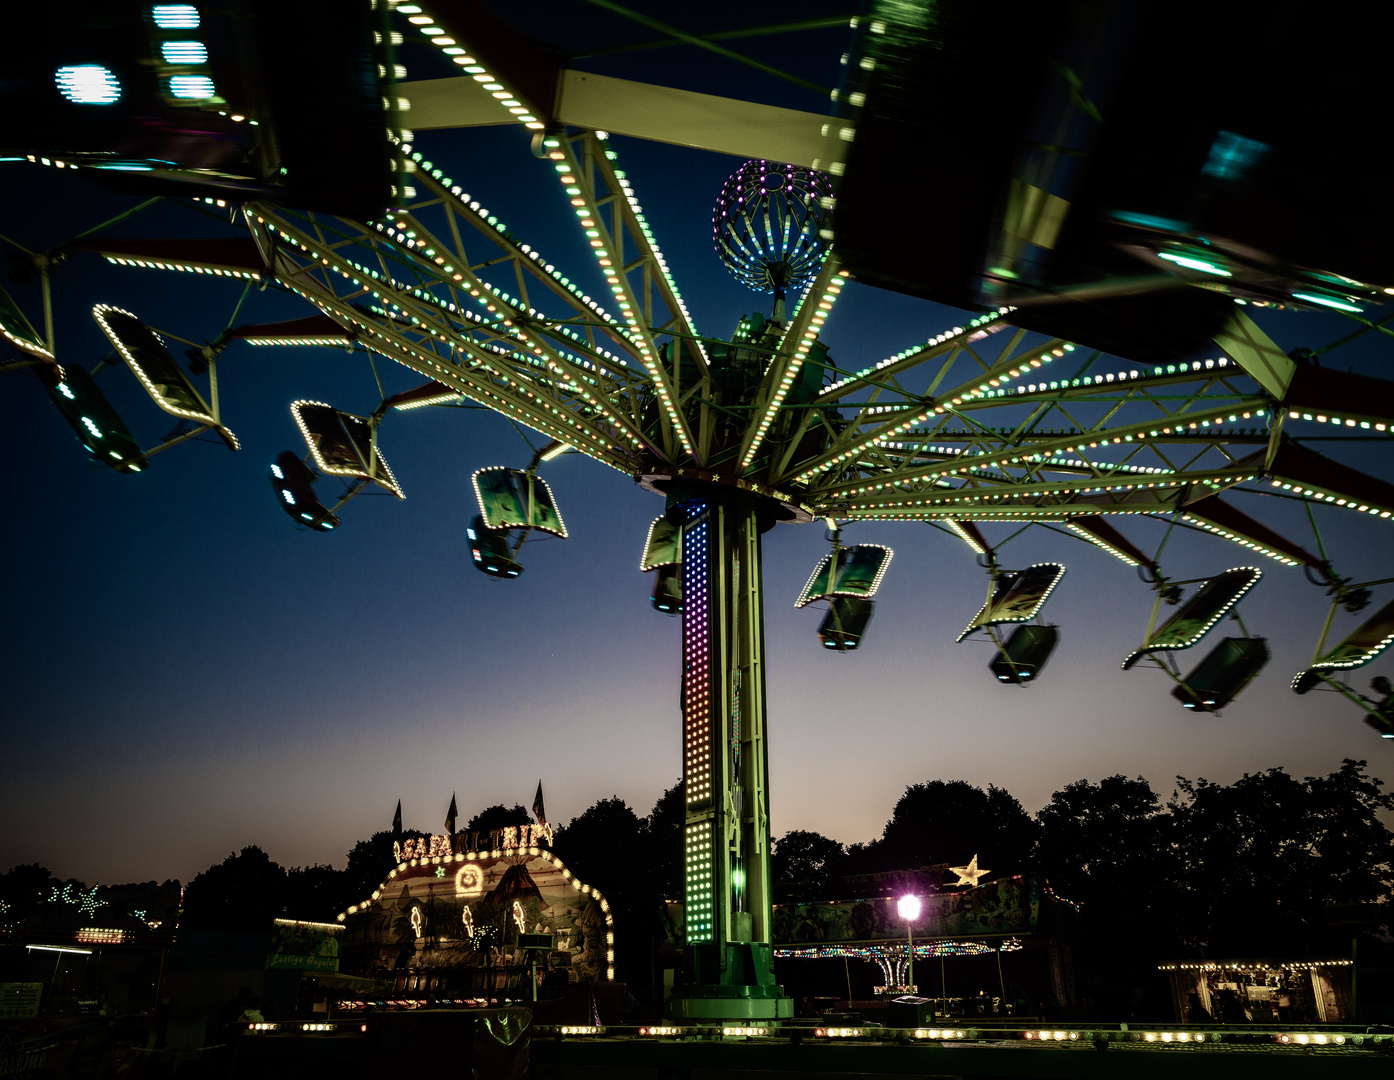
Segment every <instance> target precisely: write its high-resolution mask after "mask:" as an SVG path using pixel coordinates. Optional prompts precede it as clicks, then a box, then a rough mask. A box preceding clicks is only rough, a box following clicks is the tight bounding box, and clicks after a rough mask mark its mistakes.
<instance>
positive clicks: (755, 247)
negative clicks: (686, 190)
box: [712, 160, 833, 317]
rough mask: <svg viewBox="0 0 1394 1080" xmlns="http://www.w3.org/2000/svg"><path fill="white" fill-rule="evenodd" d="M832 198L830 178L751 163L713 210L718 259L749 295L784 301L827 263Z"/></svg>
mask: <svg viewBox="0 0 1394 1080" xmlns="http://www.w3.org/2000/svg"><path fill="white" fill-rule="evenodd" d="M832 193H833V189H832V182H831V181H830V180H829V179H828V177H827V175H826V174H825V173H821V172H818V171H816V170H813V169H802V168H800V167H799V166H797V165H782V164H780V163H779V162H774V161H763V160H755V161H747V162H746V163H745V164H744V165H742V166H741V167H740V168H739V169H737V170H736V171H735V172H734V173H733V174H732V175H731V177H730V178H729V179H728V180H727V181H726V183H725V184H724V185H723V186H722V188H721V194H720V195H718V196H717V200H716V206H714V207H713V208H712V240H713V242H714V243H715V245H716V253H717V254H718V255H719V256H720V257H721V261H722V262H723V263H724V264H725V265H726V269H728V270H729V271H731V274H732V275H733V276H734V277H735V278H736V280H737V281H739V282H740V283H741V284H742V285H744V286H745V287H746V288H747V289H750V290H752V291H754V292H761V293H773V294H774V297H775V300H776V302H778V301H782V300H783V299H784V298H785V296H786V295H787V294H789V293H791V292H793V293H797V292H799V291H801V290H802V289H803V288H804V287H805V286H806V285H807V284H808V283H809V282H810V281H812V280H813V278H814V275H816V274H817V273H818V268H819V266H821V265H822V263H823V257H824V255H825V254H826V253H827V242H826V241H825V240H824V239H823V237H822V235H821V232H822V230H823V228H824V227H825V223H826V220H827V216H828V211H827V208H826V207H825V206H824V201H825V200H829V199H831V197H832ZM776 317H777V316H776Z"/></svg>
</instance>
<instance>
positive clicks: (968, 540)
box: [945, 518, 987, 555]
mask: <svg viewBox="0 0 1394 1080" xmlns="http://www.w3.org/2000/svg"><path fill="white" fill-rule="evenodd" d="M945 524H947V525H948V527H949V528H950V529H952V530H953V531H954V532H955V533H957V534H958V538H959V539H960V540H962V541H963V542H964V543H965V544H967V545H968V546H969V547H970V548H972V549H973V551H974V553H975V554H978V555H986V554H987V552H985V551H984V550H983V546H982V545H981V544H980V543H978V541H977V540H975V539H974V538H973V536H972V535H971V534H970V533H969V532H968V530H966V529H965V528H964V527H963V526H962V525H960V524H959V523H958V522H957V521H955V520H954V519H953V518H946V519H945Z"/></svg>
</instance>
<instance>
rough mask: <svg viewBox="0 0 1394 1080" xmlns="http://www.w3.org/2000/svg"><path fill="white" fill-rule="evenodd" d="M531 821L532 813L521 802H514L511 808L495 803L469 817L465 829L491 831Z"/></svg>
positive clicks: (469, 830) (467, 830)
mask: <svg viewBox="0 0 1394 1080" xmlns="http://www.w3.org/2000/svg"><path fill="white" fill-rule="evenodd" d="M531 821H532V813H531V812H530V811H528V810H525V809H524V808H523V806H522V804H521V803H514V804H513V806H512V808H511V809H510V808H509V807H506V806H504V805H503V804H502V803H497V804H495V805H494V806H489V807H486V808H485V809H483V810H481V811H479V813H477V814H475V815H474V817H472V818H470V819H469V824H468V825H466V826H465V831H466V832H476V831H478V832H491V831H492V830H494V829H506V828H507V827H508V826H510V825H527V824H528V823H529V822H531Z"/></svg>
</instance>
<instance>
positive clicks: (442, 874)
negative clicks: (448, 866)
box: [436, 866, 445, 878]
mask: <svg viewBox="0 0 1394 1080" xmlns="http://www.w3.org/2000/svg"><path fill="white" fill-rule="evenodd" d="M436 877H438V878H443V877H445V867H443V866H438V867H436Z"/></svg>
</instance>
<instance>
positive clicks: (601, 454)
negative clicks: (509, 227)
mask: <svg viewBox="0 0 1394 1080" xmlns="http://www.w3.org/2000/svg"><path fill="white" fill-rule="evenodd" d="M256 221H257V223H258V224H260V225H264V226H265V227H267V228H270V229H272V230H274V231H275V232H276V234H277V235H278V236H279V237H280V238H281V240H282V241H283V242H284V243H288V244H293V245H295V247H296V248H297V249H299V250H300V251H301V252H302V253H304V254H305V255H308V256H310V257H311V258H313V259H315V260H316V262H317V263H318V264H319V265H316V266H314V267H313V268H314V269H321V268H325V269H328V270H329V271H331V272H336V273H338V274H340V276H342V277H344V278H346V279H347V280H349V281H351V282H352V283H353V284H354V285H357V286H359V287H361V288H365V289H367V290H368V291H369V292H370V293H371V294H372V295H373V296H375V297H377V298H379V299H381V300H383V302H384V303H388V304H391V303H392V301H391V300H390V299H388V298H387V297H384V296H383V294H382V293H381V292H378V291H376V290H374V289H373V288H372V284H376V285H379V286H386V285H387V284H388V283H387V282H384V281H381V280H375V281H373V282H372V284H369V283H367V282H364V281H362V280H361V279H360V278H357V277H355V276H353V275H352V274H351V273H350V272H349V271H348V270H346V269H344V268H343V266H338V267H336V266H335V265H334V263H333V261H332V260H331V259H330V258H329V257H328V256H327V255H325V254H323V253H321V252H319V251H317V250H316V249H315V248H312V247H310V246H309V245H308V244H306V243H305V242H304V238H302V237H297V236H293V235H291V234H290V233H288V232H287V231H286V230H285V229H284V228H280V227H278V225H277V224H276V223H274V222H271V221H268V220H267V219H266V218H265V217H262V216H257V217H256ZM332 254H334V256H335V258H339V256H338V254H337V252H332ZM344 265H346V266H355V267H356V266H357V264H353V263H345V264H344ZM306 269H309V268H301V269H300V270H299V271H297V273H304V272H305V270H306ZM281 280H282V283H283V284H285V285H286V286H287V287H288V288H290V289H291V290H292V291H294V292H296V293H298V294H299V295H301V296H303V297H305V299H307V300H310V302H312V303H314V304H315V305H316V306H317V307H319V308H320V309H321V310H322V311H325V312H326V314H331V315H332V313H331V312H329V311H328V310H327V308H326V306H325V304H326V300H325V298H324V297H322V296H312V295H310V294H309V293H307V292H306V291H305V290H304V289H303V288H302V287H300V286H299V285H297V284H296V283H295V282H294V281H293V280H289V279H285V278H282V279H281ZM391 285H392V286H396V287H398V288H402V289H403V290H406V289H407V287H405V286H401V285H400V284H399V283H397V282H396V281H392V282H391ZM410 291H411V292H412V293H413V294H414V295H415V294H418V290H410ZM329 295H330V296H331V297H332V298H333V300H334V301H335V302H336V303H341V304H344V305H345V307H344V309H341V310H340V311H339V316H341V317H342V318H345V319H348V320H349V321H351V322H353V323H354V324H355V325H357V326H360V327H361V328H362V329H363V330H365V331H366V332H367V333H368V334H369V335H371V336H373V337H376V338H378V339H379V340H380V341H382V342H384V343H387V342H392V343H394V344H395V345H396V347H397V348H398V349H400V350H401V351H402V352H403V353H405V354H406V355H408V356H410V357H411V358H412V359H415V360H417V361H418V364H419V363H420V360H421V359H423V358H425V357H428V356H429V359H427V360H426V363H428V364H429V365H430V367H431V368H432V369H434V370H433V371H421V373H422V374H424V375H427V376H428V377H431V378H440V377H442V376H447V375H455V376H457V377H463V376H465V375H466V374H467V369H466V368H464V367H462V366H457V365H453V364H452V365H446V364H443V363H441V362H440V360H439V358H438V357H436V356H435V354H434V353H422V352H421V351H419V350H418V348H417V347H416V346H414V345H413V344H412V343H411V342H409V341H407V340H406V339H404V338H399V337H388V336H387V335H386V334H384V333H383V332H382V331H381V330H380V329H378V327H377V326H376V325H375V324H373V323H368V322H364V321H363V319H362V316H361V314H360V313H358V312H356V311H355V310H353V309H352V308H351V307H348V306H347V302H346V301H341V300H340V299H339V298H338V297H337V296H333V294H332V293H331V294H329ZM417 298H418V299H420V298H422V297H420V296H419V295H417ZM432 299H434V298H432ZM437 303H438V302H437ZM392 306H397V305H395V304H393V305H392ZM451 307H452V308H453V307H454V305H451ZM398 310H400V311H402V312H403V314H404V316H405V317H407V318H409V319H410V320H411V321H412V322H413V323H414V324H417V325H415V326H414V327H413V329H415V330H416V331H417V332H419V333H423V334H428V335H430V336H432V337H434V338H438V339H439V340H441V341H442V342H444V343H446V344H447V345H448V346H450V347H452V348H453V349H458V350H459V351H460V352H463V353H466V354H468V355H473V354H472V352H471V350H472V349H474V350H479V349H481V348H483V347H482V346H481V345H480V344H479V343H477V342H473V341H471V342H469V345H468V346H466V345H465V344H460V343H459V339H458V338H455V339H452V338H451V337H449V336H447V335H446V334H444V333H443V332H441V331H439V330H438V329H433V328H432V327H430V326H425V325H420V320H419V319H416V317H415V316H411V315H409V313H408V312H407V311H406V309H404V308H399V309H398ZM460 314H461V316H462V317H464V318H472V316H470V315H468V313H463V312H462V313H460ZM365 344H369V343H367V342H365ZM374 351H377V352H381V353H382V354H383V355H385V356H388V357H389V358H390V359H393V360H395V361H397V362H398V363H404V362H405V361H403V359H402V358H401V357H400V356H394V355H392V353H391V352H390V351H385V346H379V347H377V348H375V350H374ZM481 365H482V362H479V361H477V362H476V364H473V365H471V367H479V366H481ZM406 366H408V367H412V368H413V370H421V369H420V368H419V367H418V366H417V365H413V364H410V363H408V364H406ZM482 367H483V370H484V371H486V372H487V373H489V374H490V375H493V376H495V377H497V378H498V379H499V380H500V381H502V382H504V383H509V382H510V381H513V383H514V388H515V389H516V391H517V392H518V393H521V394H523V395H524V396H526V397H527V398H529V399H532V401H534V402H536V403H537V404H538V405H539V406H540V407H541V408H543V409H544V410H547V411H550V412H554V413H557V414H558V416H559V417H560V414H561V413H562V412H563V411H567V412H569V410H562V409H559V408H557V407H556V406H555V405H553V404H552V403H551V402H550V401H549V400H548V399H547V398H545V397H543V396H542V395H538V394H534V393H532V391H530V390H528V389H527V388H526V387H524V386H522V385H521V384H519V383H517V382H516V379H513V380H511V379H510V376H508V375H504V374H502V373H500V372H498V371H497V369H495V368H492V367H489V366H488V365H482ZM437 373H439V374H437ZM471 381H473V380H471ZM462 393H465V394H466V395H467V396H469V397H472V398H473V399H474V400H476V401H479V402H480V403H481V404H484V405H487V406H488V407H489V408H492V409H496V411H499V412H502V413H504V414H505V415H509V416H513V417H514V418H515V419H517V420H519V421H521V422H522V423H525V424H527V425H528V426H530V427H535V428H536V429H537V430H539V431H542V432H543V433H544V434H547V435H550V436H551V437H552V438H554V439H558V440H560V441H563V442H569V443H573V444H574V443H575V441H576V440H575V435H576V432H575V431H570V432H568V431H565V430H563V429H560V428H558V427H557V426H556V424H555V423H554V422H553V423H549V422H548V420H547V419H546V418H542V417H539V416H537V415H534V414H532V413H531V412H525V411H523V410H521V409H516V408H515V409H509V408H503V407H500V406H501V405H502V404H503V403H505V402H507V399H506V398H504V397H502V396H500V395H498V394H497V393H494V392H492V391H491V390H489V389H485V388H483V387H480V388H478V389H474V390H469V391H462ZM481 395H482V396H481ZM486 399H487V400H486ZM597 407H598V408H603V409H604V412H605V415H606V416H607V419H609V422H610V423H611V424H612V425H614V426H618V424H617V422H616V421H615V420H614V419H613V418H612V417H611V414H610V413H609V410H608V408H604V407H603V406H599V405H597ZM566 423H567V424H568V425H570V426H571V427H573V428H578V429H580V433H581V434H584V435H585V436H586V437H587V438H588V439H590V440H591V441H592V442H595V443H599V444H600V446H599V447H581V446H578V447H577V449H580V450H582V452H584V453H587V454H589V455H590V456H592V457H595V458H596V459H597V460H600V461H604V462H605V464H607V465H610V466H611V467H612V468H615V469H617V470H618V471H620V472H626V473H628V472H630V471H632V470H631V469H629V468H628V467H627V463H625V464H621V463H618V462H614V461H610V460H608V459H607V457H606V456H605V451H607V450H609V449H611V448H612V447H611V443H610V437H609V436H603V435H601V434H599V433H597V432H595V431H592V430H586V429H584V428H581V426H580V423H579V422H578V421H575V420H572V419H570V418H568V419H567V420H566ZM620 432H621V433H623V434H625V435H626V436H628V437H629V438H630V441H631V444H632V445H637V443H636V441H635V440H634V439H633V437H632V436H631V435H629V433H628V431H627V429H624V428H620Z"/></svg>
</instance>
